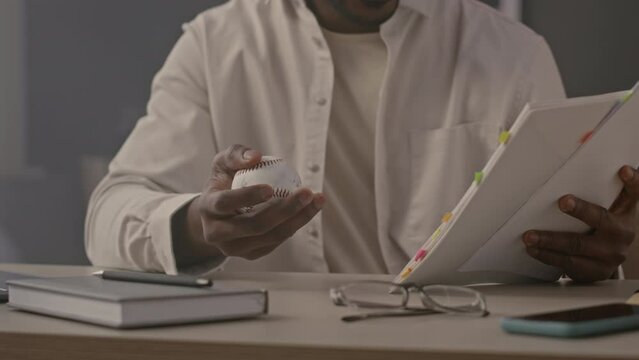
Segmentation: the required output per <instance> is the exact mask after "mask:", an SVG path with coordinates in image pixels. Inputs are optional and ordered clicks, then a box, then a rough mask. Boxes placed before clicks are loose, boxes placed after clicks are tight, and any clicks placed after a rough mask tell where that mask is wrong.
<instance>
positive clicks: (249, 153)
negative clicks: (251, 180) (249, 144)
mask: <svg viewBox="0 0 639 360" xmlns="http://www.w3.org/2000/svg"><path fill="white" fill-rule="evenodd" d="M258 155H259V153H258V152H257V151H256V150H246V151H245V152H244V154H242V157H243V158H244V160H252V159H253V158H255V157H256V156H258Z"/></svg>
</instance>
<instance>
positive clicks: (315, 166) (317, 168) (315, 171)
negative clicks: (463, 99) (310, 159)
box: [309, 164, 320, 173]
mask: <svg viewBox="0 0 639 360" xmlns="http://www.w3.org/2000/svg"><path fill="white" fill-rule="evenodd" d="M309 170H311V172H313V173H317V172H318V171H320V166H319V165H317V164H315V165H313V166H311V167H310V168H309Z"/></svg>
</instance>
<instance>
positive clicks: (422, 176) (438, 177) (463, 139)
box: [400, 123, 501, 255]
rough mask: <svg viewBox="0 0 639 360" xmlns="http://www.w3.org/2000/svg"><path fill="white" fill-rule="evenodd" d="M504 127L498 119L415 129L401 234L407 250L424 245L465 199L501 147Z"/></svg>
mask: <svg viewBox="0 0 639 360" xmlns="http://www.w3.org/2000/svg"><path fill="white" fill-rule="evenodd" d="M500 130H501V127H500V126H499V125H498V124H486V123H466V124H460V125H455V126H453V127H448V128H440V129H434V130H426V129H412V130H411V131H410V134H409V142H410V143H409V144H410V181H409V182H408V183H409V184H410V188H409V189H410V190H409V193H410V196H409V199H408V209H407V213H406V214H407V216H406V219H405V222H404V226H403V227H402V228H403V231H402V232H403V234H402V236H400V239H405V241H406V243H404V244H402V245H404V246H402V247H404V249H405V250H406V251H408V252H412V251H415V250H416V249H417V248H418V247H419V246H421V244H422V243H423V242H424V241H425V240H426V238H427V237H428V236H430V234H431V233H432V232H433V231H434V230H435V229H436V228H437V226H439V223H440V221H441V216H442V215H443V214H444V213H445V212H447V211H451V210H452V209H453V207H454V206H455V205H456V204H457V202H458V201H459V200H460V199H461V197H462V196H463V194H464V193H465V192H466V189H467V188H468V186H469V185H470V184H471V183H472V181H473V178H474V173H475V172H476V171H480V170H481V169H482V168H483V167H484V165H485V164H486V162H487V161H488V159H489V158H490V156H491V155H492V153H493V152H494V150H495V149H496V148H497V145H498V144H499V142H498V136H499V132H500ZM402 242H403V241H402ZM409 255H411V254H409Z"/></svg>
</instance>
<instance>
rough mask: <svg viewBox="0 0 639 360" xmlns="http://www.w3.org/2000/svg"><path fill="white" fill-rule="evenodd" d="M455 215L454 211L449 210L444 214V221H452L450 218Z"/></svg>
mask: <svg viewBox="0 0 639 360" xmlns="http://www.w3.org/2000/svg"><path fill="white" fill-rule="evenodd" d="M452 217H453V213H452V212H447V213H445V214H444V216H442V222H443V223H447V222H449V221H450V219H451V218H452Z"/></svg>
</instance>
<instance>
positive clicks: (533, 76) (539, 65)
mask: <svg viewBox="0 0 639 360" xmlns="http://www.w3.org/2000/svg"><path fill="white" fill-rule="evenodd" d="M537 40H538V41H537V48H536V51H535V53H534V54H533V57H532V61H531V63H530V67H529V71H528V74H527V75H528V76H527V78H528V81H527V83H528V91H529V98H530V101H540V100H557V99H564V98H566V92H565V90H564V85H563V82H562V81H561V75H560V73H559V68H558V67H557V63H556V62H555V58H554V57H553V55H552V51H551V50H550V47H549V46H548V43H547V42H546V40H544V38H542V37H541V36H540V37H538V38H537Z"/></svg>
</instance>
